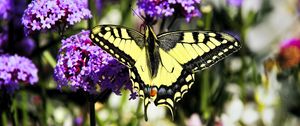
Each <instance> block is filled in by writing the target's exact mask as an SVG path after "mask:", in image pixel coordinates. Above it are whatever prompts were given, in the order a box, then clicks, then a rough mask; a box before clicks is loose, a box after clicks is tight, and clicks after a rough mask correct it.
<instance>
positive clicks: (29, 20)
mask: <svg viewBox="0 0 300 126" xmlns="http://www.w3.org/2000/svg"><path fill="white" fill-rule="evenodd" d="M91 17H92V15H91V12H90V10H89V9H87V0H33V1H32V2H31V3H30V4H29V5H28V7H27V9H26V10H25V12H24V14H23V17H22V24H23V25H24V26H25V31H26V32H27V33H30V32H33V31H36V30H45V29H50V28H52V27H54V26H58V25H61V23H62V24H63V25H74V24H75V23H77V22H79V21H81V20H82V19H88V18H91Z"/></svg>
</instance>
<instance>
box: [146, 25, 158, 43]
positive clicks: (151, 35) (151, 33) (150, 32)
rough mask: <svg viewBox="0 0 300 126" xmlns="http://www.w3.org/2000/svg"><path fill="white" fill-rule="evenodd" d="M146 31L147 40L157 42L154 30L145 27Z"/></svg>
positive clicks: (148, 26)
mask: <svg viewBox="0 0 300 126" xmlns="http://www.w3.org/2000/svg"><path fill="white" fill-rule="evenodd" d="M144 31H145V36H146V38H154V39H156V40H157V37H156V34H155V32H154V31H153V29H152V28H151V26H150V25H145V26H144Z"/></svg>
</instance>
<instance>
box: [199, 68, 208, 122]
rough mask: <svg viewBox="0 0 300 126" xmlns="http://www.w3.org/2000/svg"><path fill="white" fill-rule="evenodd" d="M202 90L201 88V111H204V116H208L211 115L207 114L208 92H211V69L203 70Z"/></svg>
mask: <svg viewBox="0 0 300 126" xmlns="http://www.w3.org/2000/svg"><path fill="white" fill-rule="evenodd" d="M200 88H201V89H200V90H201V93H200V95H201V96H200V98H201V108H200V110H201V112H203V113H204V118H208V117H209V115H207V114H208V113H207V112H208V111H207V110H208V109H207V108H208V97H209V95H208V93H209V71H208V70H204V71H203V72H202V83H201V86H200Z"/></svg>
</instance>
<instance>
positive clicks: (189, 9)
mask: <svg viewBox="0 0 300 126" xmlns="http://www.w3.org/2000/svg"><path fill="white" fill-rule="evenodd" d="M200 1H201V0H138V2H137V5H138V12H139V13H145V14H146V15H149V16H150V17H163V16H166V17H167V16H171V15H173V14H174V13H175V12H176V11H178V12H180V13H181V14H183V15H184V16H185V19H186V21H187V22H189V21H190V20H191V18H192V17H199V16H200V15H201V13H200V11H199V10H198V9H197V4H199V3H200Z"/></svg>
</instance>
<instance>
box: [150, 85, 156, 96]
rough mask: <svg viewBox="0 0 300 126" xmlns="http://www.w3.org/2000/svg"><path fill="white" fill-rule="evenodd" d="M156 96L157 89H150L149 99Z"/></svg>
mask: <svg viewBox="0 0 300 126" xmlns="http://www.w3.org/2000/svg"><path fill="white" fill-rule="evenodd" d="M156 95H157V89H156V88H155V87H152V88H151V91H150V96H151V97H154V96H156Z"/></svg>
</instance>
